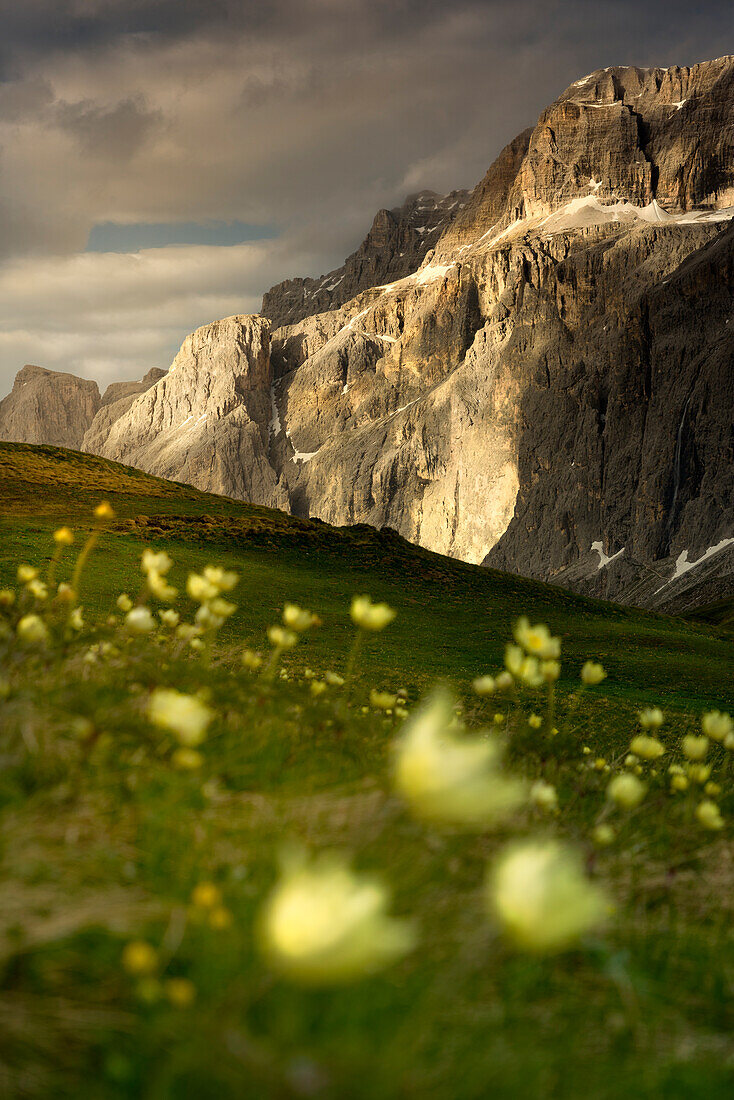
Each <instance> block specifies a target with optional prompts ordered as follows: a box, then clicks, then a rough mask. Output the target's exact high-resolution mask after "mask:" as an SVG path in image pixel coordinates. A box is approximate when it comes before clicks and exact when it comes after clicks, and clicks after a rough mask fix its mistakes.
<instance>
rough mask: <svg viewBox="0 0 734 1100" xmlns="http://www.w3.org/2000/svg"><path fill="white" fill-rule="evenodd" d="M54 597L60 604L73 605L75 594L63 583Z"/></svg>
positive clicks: (69, 586) (68, 585)
mask: <svg viewBox="0 0 734 1100" xmlns="http://www.w3.org/2000/svg"><path fill="white" fill-rule="evenodd" d="M56 596H57V598H58V599H59V600H61V602H62V603H73V602H74V600H75V599H76V593H75V592H74V589H73V588H72V587H71V585H70V584H66V583H65V582H64V581H62V582H61V584H60V585H59V586H58V588H57V589H56Z"/></svg>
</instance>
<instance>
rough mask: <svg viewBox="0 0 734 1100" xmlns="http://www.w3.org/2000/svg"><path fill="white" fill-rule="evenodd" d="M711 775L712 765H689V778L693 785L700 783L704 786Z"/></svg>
mask: <svg viewBox="0 0 734 1100" xmlns="http://www.w3.org/2000/svg"><path fill="white" fill-rule="evenodd" d="M710 775H711V765H710V764H689V765H688V778H689V779H690V781H691V783H699V784H700V785H701V786H703V784H704V783H707V782H708V780H709V776H710Z"/></svg>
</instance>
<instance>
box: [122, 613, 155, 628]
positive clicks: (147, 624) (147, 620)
mask: <svg viewBox="0 0 734 1100" xmlns="http://www.w3.org/2000/svg"><path fill="white" fill-rule="evenodd" d="M125 628H126V629H127V630H129V631H130V633H131V634H151V633H152V632H153V631H154V630H155V620H154V618H153V616H152V615H151V613H150V611H149V609H148V608H147V607H134V608H133V609H132V611H128V613H127V615H126V616H125Z"/></svg>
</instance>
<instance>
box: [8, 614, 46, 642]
mask: <svg viewBox="0 0 734 1100" xmlns="http://www.w3.org/2000/svg"><path fill="white" fill-rule="evenodd" d="M16 631H17V634H18V638H19V639H20V641H21V642H24V643H25V644H26V645H39V646H40V645H45V644H46V643H47V642H48V638H49V635H48V630H47V629H46V624H45V623H44V621H43V619H41V618H39V617H38V615H24V616H23V618H22V619H21V620H20V622H19V623H18V626H17V627H16Z"/></svg>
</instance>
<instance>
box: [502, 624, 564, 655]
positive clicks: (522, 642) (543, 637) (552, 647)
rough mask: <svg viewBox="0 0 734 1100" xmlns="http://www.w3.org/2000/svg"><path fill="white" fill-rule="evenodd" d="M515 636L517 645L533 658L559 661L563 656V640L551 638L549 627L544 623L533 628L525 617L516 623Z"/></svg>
mask: <svg viewBox="0 0 734 1100" xmlns="http://www.w3.org/2000/svg"><path fill="white" fill-rule="evenodd" d="M513 635H514V638H515V641H516V642H517V644H518V645H519V646H522V648H523V649H524V650H525V652H526V653H529V654H531V656H533V657H540V658H542V659H543V660H557V659H558V657H560V655H561V639H560V638H553V637H551V633H550V631H549V629H548V627H547V626H544V625H543V624H542V623H538V624H537V625H536V626H531V625H530V622H529V620H528V618H527V617H526V616H525V615H523V616H522V617H521V618H519V619H518V620H517V622H516V623H515V627H514V630H513Z"/></svg>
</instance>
